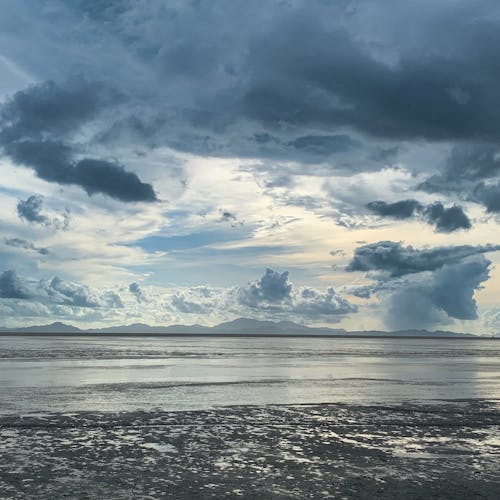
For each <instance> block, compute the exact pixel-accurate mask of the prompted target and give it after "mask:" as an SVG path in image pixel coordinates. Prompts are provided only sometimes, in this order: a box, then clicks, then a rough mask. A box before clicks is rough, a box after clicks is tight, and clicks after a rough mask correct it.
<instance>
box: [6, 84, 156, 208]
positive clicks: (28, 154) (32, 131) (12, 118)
mask: <svg viewBox="0 0 500 500" xmlns="http://www.w3.org/2000/svg"><path fill="white" fill-rule="evenodd" d="M116 100H117V96H116V95H115V94H114V93H113V92H111V91H110V90H109V89H108V88H107V87H106V86H103V85H100V84H94V83H92V84H90V83H87V82H86V81H85V80H71V81H68V82H66V84H65V85H61V84H59V85H58V84H55V83H53V82H48V83H44V84H40V85H35V86H33V87H30V88H28V89H27V90H24V91H20V92H17V93H16V94H15V95H14V97H13V98H12V99H11V100H10V101H8V102H7V103H6V104H5V105H4V106H3V107H2V109H1V118H2V120H3V127H2V128H1V130H0V146H2V148H3V152H4V154H6V155H7V156H9V157H10V158H11V159H12V160H13V161H14V162H15V163H17V164H20V165H25V166H27V167H30V168H32V169H33V170H34V171H35V172H36V174H37V175H38V177H40V178H41V179H44V180H46V181H48V182H56V183H58V184H62V185H65V184H74V185H78V186H80V187H82V188H83V189H84V190H85V191H86V192H87V193H88V194H89V195H92V194H95V193H102V194H105V195H108V196H110V197H112V198H115V199H117V200H120V201H124V202H133V201H155V200H156V195H155V192H154V190H153V188H152V186H151V185H150V184H147V183H144V182H142V181H141V180H140V179H139V177H138V176H137V175H136V174H134V173H132V172H127V171H126V170H125V168H124V167H123V166H122V165H120V164H119V163H116V162H114V161H108V160H103V159H93V158H82V159H76V158H75V157H76V156H77V154H78V152H79V151H78V147H77V146H76V145H75V144H74V143H72V138H73V136H74V135H75V134H77V133H78V132H79V131H80V129H81V127H82V126H83V125H86V124H88V122H90V121H91V120H92V119H94V118H96V117H97V115H98V114H99V113H100V112H101V111H102V108H106V106H109V105H111V104H113V103H115V102H116ZM64 139H66V140H64Z"/></svg>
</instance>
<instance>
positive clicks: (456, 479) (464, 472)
mask: <svg viewBox="0 0 500 500" xmlns="http://www.w3.org/2000/svg"><path fill="white" fill-rule="evenodd" d="M237 496H241V497H244V498H300V499H302V498H359V499H363V498H366V499H368V498H369V499H372V498H398V499H401V498H405V499H407V498H421V499H432V498H453V499H458V498H463V499H475V498H477V499H499V498H500V406H499V404H498V402H491V401H490V402H487V401H477V400H474V401H472V400H471V401H455V402H451V403H448V404H439V405H438V404H435V405H433V404H427V405H424V404H415V405H410V404H403V405H393V406H356V405H342V404H338V405H302V406H301V405H293V406H250V407H249V406H238V407H221V408H217V409H214V410H206V411H196V412H170V413H169V412H164V411H157V412H128V413H117V414H110V413H89V412H87V413H73V414H65V415H63V414H54V415H51V414H28V415H24V416H15V415H10V416H9V415H4V416H0V498H36V499H44V498H47V499H48V498H50V499H56V498H106V499H108V498H163V497H172V498H189V499H195V498H211V497H213V498H224V497H237Z"/></svg>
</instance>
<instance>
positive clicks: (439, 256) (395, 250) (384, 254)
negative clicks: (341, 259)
mask: <svg viewBox="0 0 500 500" xmlns="http://www.w3.org/2000/svg"><path fill="white" fill-rule="evenodd" d="M496 250H500V245H484V246H472V245H462V246H450V247H436V248H430V249H422V250H418V249H415V248H413V247H412V246H407V247H404V246H403V245H401V243H398V242H394V241H379V242H378V243H371V244H369V245H365V246H362V247H358V248H356V250H355V252H354V257H353V259H352V260H351V262H350V263H349V264H348V266H347V267H346V270H347V271H351V272H352V271H364V272H369V271H378V272H382V273H384V274H385V275H387V276H388V277H391V278H395V277H401V276H404V275H407V274H413V273H421V272H425V271H436V270H437V269H440V268H442V267H443V266H444V265H447V264H453V263H457V262H460V261H461V260H463V259H464V258H466V257H470V256H473V255H477V254H482V253H486V252H493V251H496Z"/></svg>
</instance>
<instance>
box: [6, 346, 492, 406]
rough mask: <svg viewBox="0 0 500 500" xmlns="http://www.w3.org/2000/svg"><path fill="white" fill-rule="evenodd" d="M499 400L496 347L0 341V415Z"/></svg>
mask: <svg viewBox="0 0 500 500" xmlns="http://www.w3.org/2000/svg"><path fill="white" fill-rule="evenodd" d="M499 398H500V342H499V341H494V340H488V339H484V340H465V339H452V340H441V339H344V338H319V339H318V338H255V337H252V338H248V337H247V338H220V337H214V338H205V337H203V338H200V337H194V338H193V337H169V338H137V337H135V338H116V337H103V338H95V337H79V338H68V337H55V336H50V337H0V413H3V414H9V413H17V414H19V413H32V412H71V411H135V410H152V409H161V410H164V411H172V410H193V409H207V408H213V407H215V406H221V405H222V406H224V405H246V404H251V405H263V404H302V403H353V404H371V403H384V402H386V403H402V402H409V401H410V402H411V401H413V402H425V401H431V400H450V399H454V400H456V399H489V400H492V399H499Z"/></svg>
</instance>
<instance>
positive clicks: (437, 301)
mask: <svg viewBox="0 0 500 500" xmlns="http://www.w3.org/2000/svg"><path fill="white" fill-rule="evenodd" d="M490 264H491V263H490V261H489V260H487V259H485V258H484V256H476V257H469V258H467V259H465V260H464V261H462V262H458V263H455V264H451V265H445V266H443V267H442V268H440V269H439V270H437V271H436V272H434V273H432V274H431V275H430V276H426V277H425V279H422V280H420V281H417V282H416V283H408V284H407V285H406V286H402V287H400V289H399V290H397V291H396V292H395V293H393V294H391V295H390V297H389V298H388V301H387V304H386V306H387V311H386V322H387V324H388V326H389V327H390V328H393V329H400V328H426V327H431V326H435V325H436V324H440V323H441V324H445V323H448V322H449V320H450V318H451V319H459V320H474V319H477V304H476V301H475V299H474V292H475V291H476V290H478V289H479V288H480V285H481V283H482V282H484V281H486V280H487V279H488V277H489V273H488V268H489V265H490Z"/></svg>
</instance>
